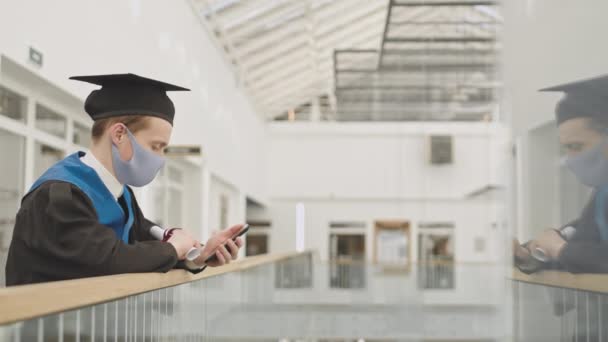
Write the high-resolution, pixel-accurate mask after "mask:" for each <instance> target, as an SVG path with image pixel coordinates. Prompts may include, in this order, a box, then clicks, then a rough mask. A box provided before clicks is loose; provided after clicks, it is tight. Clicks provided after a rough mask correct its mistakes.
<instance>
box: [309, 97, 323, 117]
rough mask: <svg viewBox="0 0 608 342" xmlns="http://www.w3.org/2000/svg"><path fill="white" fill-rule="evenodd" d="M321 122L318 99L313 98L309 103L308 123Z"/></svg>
mask: <svg viewBox="0 0 608 342" xmlns="http://www.w3.org/2000/svg"><path fill="white" fill-rule="evenodd" d="M320 120H321V105H320V104H319V97H317V96H315V97H314V98H313V99H312V101H310V121H313V122H318V121H320Z"/></svg>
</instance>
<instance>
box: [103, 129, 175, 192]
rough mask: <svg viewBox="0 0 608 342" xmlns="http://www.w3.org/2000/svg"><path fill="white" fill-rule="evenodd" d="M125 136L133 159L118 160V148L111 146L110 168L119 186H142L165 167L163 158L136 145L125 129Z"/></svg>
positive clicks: (133, 138)
mask: <svg viewBox="0 0 608 342" xmlns="http://www.w3.org/2000/svg"><path fill="white" fill-rule="evenodd" d="M127 135H128V136H129V140H130V141H131V147H132V148H133V157H131V160H129V161H123V160H122V159H120V153H119V152H118V148H117V147H116V146H114V144H112V166H113V167H114V173H115V174H116V179H118V181H119V182H120V183H121V184H127V185H131V186H136V187H140V186H144V185H146V184H148V183H150V182H151V181H152V180H154V177H156V174H158V171H160V169H161V168H162V167H163V166H164V165H165V158H163V157H160V156H158V155H156V154H154V153H152V152H151V151H148V150H146V149H145V148H143V147H142V146H141V145H139V144H138V143H137V140H135V137H134V136H133V134H132V133H131V131H129V130H128V129H127Z"/></svg>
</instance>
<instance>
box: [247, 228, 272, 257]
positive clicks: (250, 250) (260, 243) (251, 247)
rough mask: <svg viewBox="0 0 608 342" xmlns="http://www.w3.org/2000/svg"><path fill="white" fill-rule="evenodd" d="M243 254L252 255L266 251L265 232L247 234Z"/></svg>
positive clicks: (266, 240) (266, 238)
mask: <svg viewBox="0 0 608 342" xmlns="http://www.w3.org/2000/svg"><path fill="white" fill-rule="evenodd" d="M245 239H247V244H246V249H245V255H246V256H254V255H260V254H266V253H268V235H267V234H251V233H249V234H247V235H246V237H245Z"/></svg>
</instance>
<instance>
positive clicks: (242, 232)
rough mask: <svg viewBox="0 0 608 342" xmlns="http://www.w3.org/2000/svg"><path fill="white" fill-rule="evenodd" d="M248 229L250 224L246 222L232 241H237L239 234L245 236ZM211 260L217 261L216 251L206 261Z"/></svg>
mask: <svg viewBox="0 0 608 342" xmlns="http://www.w3.org/2000/svg"><path fill="white" fill-rule="evenodd" d="M247 231H249V225H248V224H246V225H245V226H243V229H241V231H240V232H239V233H238V234H236V235H235V236H233V237H232V241H235V240H236V238H238V237H239V236H243V235H244V234H245V233H247ZM224 246H225V245H224ZM226 249H228V251H230V249H229V248H226ZM216 251H217V250H216ZM210 261H217V256H216V255H215V252H213V254H212V255H211V256H210V257H208V258H207V260H205V263H208V262H210Z"/></svg>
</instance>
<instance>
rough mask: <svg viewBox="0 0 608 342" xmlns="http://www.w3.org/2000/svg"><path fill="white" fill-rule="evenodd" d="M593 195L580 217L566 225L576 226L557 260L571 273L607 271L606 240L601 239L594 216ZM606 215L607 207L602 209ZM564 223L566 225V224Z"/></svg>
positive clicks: (607, 247) (607, 248)
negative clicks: (574, 231) (572, 235)
mask: <svg viewBox="0 0 608 342" xmlns="http://www.w3.org/2000/svg"><path fill="white" fill-rule="evenodd" d="M594 206H595V196H593V197H592V199H591V201H589V203H588V204H587V206H586V207H585V209H584V210H583V213H582V215H581V217H580V218H579V219H577V220H575V221H573V222H571V223H569V224H568V225H570V226H573V227H574V228H576V233H575V234H574V237H573V238H572V239H570V240H569V241H568V242H567V243H566V246H564V248H563V249H562V251H561V253H560V255H559V258H558V261H559V263H560V265H561V267H562V268H563V269H565V270H567V271H569V272H572V273H608V241H602V239H601V236H600V233H599V230H598V229H599V227H598V226H597V224H596V223H595V218H594ZM604 210H605V212H604V215H607V216H606V217H608V208H605V209H604ZM568 225H566V226H568Z"/></svg>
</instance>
